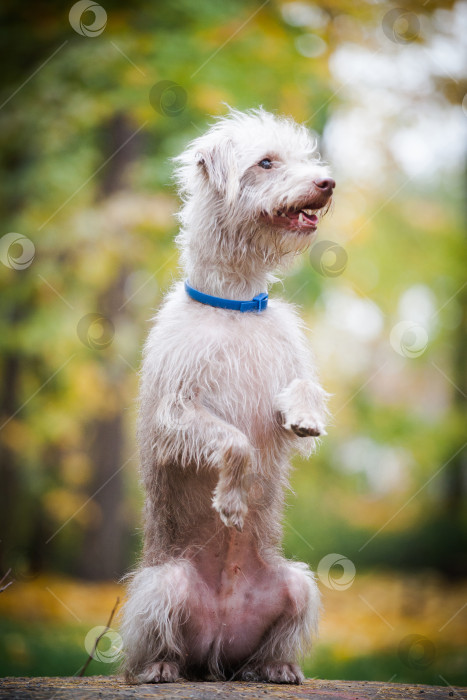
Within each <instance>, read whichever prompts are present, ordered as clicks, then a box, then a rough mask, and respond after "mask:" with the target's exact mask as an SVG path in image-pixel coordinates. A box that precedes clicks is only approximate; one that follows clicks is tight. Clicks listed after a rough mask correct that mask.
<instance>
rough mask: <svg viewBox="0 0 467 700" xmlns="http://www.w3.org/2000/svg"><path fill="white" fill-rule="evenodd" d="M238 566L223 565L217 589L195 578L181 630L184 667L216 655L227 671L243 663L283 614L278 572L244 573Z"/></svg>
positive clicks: (283, 591) (283, 592)
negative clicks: (186, 656)
mask: <svg viewBox="0 0 467 700" xmlns="http://www.w3.org/2000/svg"><path fill="white" fill-rule="evenodd" d="M242 563H243V568H241V567H240V565H239V564H236V563H235V562H234V563H229V564H228V565H227V566H226V567H225V568H224V569H223V570H222V572H221V574H220V582H218V585H217V586H215V587H213V586H212V585H209V584H208V585H206V580H205V579H204V576H201V577H200V580H199V581H198V582H197V584H196V587H195V588H194V589H192V595H191V596H190V598H191V604H190V614H189V618H188V620H187V622H186V627H185V630H186V638H185V639H186V642H187V645H186V646H187V649H188V652H189V663H192V664H194V665H200V666H204V665H206V664H207V663H208V660H209V659H210V658H211V659H212V658H213V657H214V656H216V655H218V658H219V660H220V661H221V663H223V664H225V665H227V666H228V665H229V664H238V663H239V662H242V661H244V660H246V659H247V658H248V657H249V656H250V655H252V654H253V653H254V652H255V651H256V650H257V649H258V647H259V646H260V643H261V639H262V638H263V636H264V634H265V633H266V631H267V630H268V629H269V628H270V627H271V625H272V624H273V623H274V622H275V621H277V619H278V618H279V617H280V616H281V614H282V613H283V611H284V609H285V607H286V601H287V587H286V583H285V579H284V576H283V573H282V571H281V569H280V568H273V567H270V566H262V567H261V568H259V569H256V570H249V568H248V567H245V565H244V562H242ZM202 578H203V579H204V580H201V579H202Z"/></svg>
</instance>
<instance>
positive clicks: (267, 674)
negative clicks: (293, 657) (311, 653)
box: [241, 661, 305, 685]
mask: <svg viewBox="0 0 467 700" xmlns="http://www.w3.org/2000/svg"><path fill="white" fill-rule="evenodd" d="M241 680H243V681H266V682H267V683H290V684H295V685H299V684H300V683H303V681H304V680H305V676H304V675H303V673H302V671H301V669H300V667H299V666H297V664H287V663H282V662H280V661H277V662H275V661H272V662H271V663H269V664H263V665H262V666H256V667H255V668H246V669H245V670H244V671H242V673H241Z"/></svg>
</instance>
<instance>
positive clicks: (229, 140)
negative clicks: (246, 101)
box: [176, 109, 335, 257]
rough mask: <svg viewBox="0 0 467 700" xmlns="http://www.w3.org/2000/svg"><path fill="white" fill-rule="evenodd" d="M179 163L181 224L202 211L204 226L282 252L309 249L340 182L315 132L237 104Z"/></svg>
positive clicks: (251, 243)
mask: <svg viewBox="0 0 467 700" xmlns="http://www.w3.org/2000/svg"><path fill="white" fill-rule="evenodd" d="M176 161H178V163H179V168H178V171H177V175H178V180H179V184H180V187H181V191H182V196H184V198H185V202H186V205H185V209H188V210H189V211H188V212H186V213H187V214H188V216H186V217H185V220H184V217H183V213H182V216H181V218H182V223H184V224H185V225H186V226H189V225H191V226H192V225H193V223H194V222H193V217H196V216H198V217H202V219H203V226H204V227H205V226H210V227H211V228H212V227H214V228H215V229H216V230H219V231H223V232H224V235H227V236H229V237H232V239H234V240H235V241H236V243H237V244H238V243H240V242H241V241H242V242H243V243H244V244H247V243H248V244H250V245H251V246H253V247H254V248H256V249H258V247H260V248H262V249H263V252H265V251H264V248H267V247H271V248H274V250H275V251H276V253H277V254H278V257H282V256H284V255H287V253H290V252H298V251H299V250H303V249H304V248H305V247H307V245H308V244H309V243H310V242H311V240H312V238H313V234H314V233H315V231H316V228H317V225H318V222H319V218H320V216H321V215H322V214H323V213H325V212H326V211H327V210H328V208H329V205H330V203H331V200H332V194H333V189H334V185H335V183H334V180H333V179H332V178H331V177H330V175H329V172H328V169H327V167H326V166H325V165H324V164H323V163H322V162H321V161H320V159H319V156H318V154H317V152H316V142H315V140H314V139H313V138H312V136H311V134H310V132H309V131H308V130H307V129H306V127H304V126H301V125H298V124H296V123H295V122H294V121H292V120H291V119H287V118H283V117H276V116H274V115H272V114H270V113H268V112H265V111H264V110H262V109H258V110H251V111H249V112H246V113H243V112H238V111H236V110H231V111H230V112H229V114H228V115H227V116H226V117H222V118H220V119H219V120H218V121H217V122H216V123H215V124H214V125H213V126H212V127H211V128H210V129H209V131H207V132H206V133H205V134H204V135H203V136H201V137H199V138H197V139H195V141H193V142H192V143H191V144H190V145H189V147H188V149H187V150H186V151H185V152H184V153H183V154H182V155H181V156H180V157H179V158H178V159H176ZM209 218H210V220H208V219H209Z"/></svg>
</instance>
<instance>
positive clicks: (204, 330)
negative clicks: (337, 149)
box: [122, 110, 334, 683]
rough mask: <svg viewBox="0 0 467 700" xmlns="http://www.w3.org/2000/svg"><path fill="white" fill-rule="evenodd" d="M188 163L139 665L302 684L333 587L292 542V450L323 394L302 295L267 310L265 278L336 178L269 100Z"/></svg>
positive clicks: (163, 378)
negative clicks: (287, 537)
mask: <svg viewBox="0 0 467 700" xmlns="http://www.w3.org/2000/svg"><path fill="white" fill-rule="evenodd" d="M176 160H177V162H178V170H177V175H178V181H179V184H180V190H181V194H182V197H183V208H182V210H181V213H180V222H181V225H182V227H181V232H180V234H179V236H178V243H179V245H180V248H181V251H182V262H183V267H184V272H185V277H186V279H187V280H188V282H189V286H187V287H185V285H184V282H183V281H181V282H179V283H177V284H176V285H175V287H174V288H173V290H172V291H171V292H170V294H168V296H167V298H166V300H165V302H164V304H163V306H162V308H161V310H160V311H159V313H158V314H157V316H156V320H155V324H154V327H153V328H152V330H151V332H150V334H149V338H148V341H147V344H146V347H145V352H144V364H143V369H142V377H141V409H140V417H139V441H140V447H141V470H142V478H143V482H144V485H145V489H146V507H145V538H144V552H143V558H142V563H141V565H140V567H139V569H138V570H137V571H136V573H134V575H133V576H132V580H131V583H130V586H129V594H128V601H127V603H126V605H125V608H124V612H123V624H122V634H123V640H124V647H125V654H126V658H125V672H126V677H127V679H128V680H131V681H135V682H140V683H145V682H146V683H147V682H163V681H173V680H175V679H176V678H177V677H178V676H180V675H182V676H184V677H186V678H195V679H244V680H265V681H272V682H277V683H300V682H301V681H302V680H303V674H302V672H301V670H300V668H299V666H298V665H297V661H298V659H299V657H300V656H301V655H303V653H304V652H305V651H306V650H307V649H308V647H309V644H310V641H311V638H312V635H313V633H314V632H315V630H316V627H317V622H318V613H319V593H318V589H317V586H316V583H315V581H314V577H313V574H312V573H311V572H310V570H309V569H308V567H307V566H306V565H305V564H300V563H296V562H290V561H286V560H285V559H284V558H283V557H282V555H281V551H280V540H281V515H282V508H283V495H284V490H285V488H286V486H287V479H288V473H289V468H290V467H289V462H288V459H289V456H290V454H291V452H292V451H294V450H297V449H299V450H300V451H301V452H302V453H307V454H309V453H311V452H312V450H313V447H314V443H315V438H316V436H318V435H320V434H321V433H323V430H324V420H325V416H326V409H325V396H326V395H325V392H324V391H323V390H322V389H321V387H320V386H319V384H318V381H317V378H316V374H315V370H314V368H313V365H312V361H311V357H310V351H309V349H308V347H307V343H306V340H305V336H304V334H303V332H302V329H301V326H300V321H299V319H298V317H297V315H296V312H295V310H294V309H293V308H292V307H291V306H290V305H289V304H287V303H285V302H284V301H279V300H276V299H274V300H271V301H270V302H269V304H268V305H267V308H265V307H266V304H267V302H266V301H265V297H266V295H265V294H264V292H265V291H266V290H267V287H268V284H269V283H270V282H271V281H272V280H274V277H273V272H274V270H275V269H276V268H277V267H278V266H283V265H284V264H285V263H287V262H288V261H290V260H291V259H292V258H293V256H295V255H296V254H297V253H300V252H302V251H303V250H305V249H306V248H307V246H308V245H309V244H310V242H311V240H312V238H313V234H314V232H315V230H316V226H317V223H318V219H319V215H320V213H322V212H323V211H324V210H326V209H327V207H328V205H329V203H330V200H331V196H332V191H333V187H334V181H333V180H332V179H331V178H330V177H329V175H328V172H327V170H326V169H325V167H324V166H323V165H322V164H321V163H320V162H319V159H318V157H317V155H316V152H315V143H314V141H313V140H312V138H311V137H310V134H309V133H308V131H307V130H306V129H305V127H303V126H298V125H297V124H295V123H294V122H293V121H291V120H288V119H284V118H277V117H275V116H273V115H271V114H268V113H267V112H264V111H263V110H254V111H251V112H248V113H246V114H244V113H240V112H237V111H231V112H230V113H229V114H228V115H227V116H226V117H224V118H221V119H219V120H218V121H217V122H216V123H215V125H214V126H213V127H212V128H211V129H209V131H208V132H207V133H206V134H205V135H204V136H202V137H200V138H197V139H196V140H195V141H193V142H192V143H191V144H190V145H189V146H188V148H187V150H186V151H185V152H184V153H183V154H182V155H181V156H180V157H179V158H178V159H176ZM200 293H201V296H200ZM202 295H210V296H209V297H207V296H202ZM257 295H259V297H258V299H257V300H256V301H255V302H253V303H251V304H250V305H248V304H246V305H244V306H242V307H240V308H237V307H238V303H239V302H248V301H251V300H252V299H253V298H254V297H256V296H257ZM193 297H195V298H193ZM226 299H227V300H233V306H234V308H222V304H223V302H224V301H225V300H226ZM236 305H237V306H236ZM250 306H252V307H255V306H256V307H258V308H257V310H256V311H255V310H247V309H248V308H249V307H250Z"/></svg>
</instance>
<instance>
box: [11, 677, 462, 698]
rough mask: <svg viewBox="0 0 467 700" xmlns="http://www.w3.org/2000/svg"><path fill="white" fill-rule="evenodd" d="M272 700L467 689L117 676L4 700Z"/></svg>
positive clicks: (54, 683) (39, 687) (19, 681)
mask: <svg viewBox="0 0 467 700" xmlns="http://www.w3.org/2000/svg"><path fill="white" fill-rule="evenodd" d="M268 696H269V697H271V698H292V699H293V698H313V700H321V699H322V700H333V699H334V700H383V699H384V700H412V698H418V699H419V700H421V699H423V700H434V699H438V698H446V700H448V699H449V698H463V699H465V700H467V689H462V688H454V687H450V686H445V687H435V686H421V685H403V684H399V683H374V682H371V683H370V682H365V681H364V682H359V681H322V680H307V681H305V683H304V684H303V685H300V686H296V685H295V686H290V685H272V684H266V683H188V682H186V681H178V682H177V683H173V684H169V685H141V686H128V685H126V684H124V683H123V682H122V681H121V679H119V678H118V677H116V676H90V677H88V678H3V679H1V680H0V698H2V699H3V698H8V700H15V699H16V698H18V700H28V699H29V698H30V699H31V700H75V699H76V700H78V698H79V700H81V699H83V700H88V699H89V700H90V699H91V698H99V699H100V700H110V698H119V699H125V700H138V698H151V697H154V698H155V697H160V698H174V699H175V698H177V700H185V699H187V700H188V699H190V700H191V699H193V700H204V698H208V699H210V698H213V699H214V698H216V700H229V699H230V698H234V699H235V698H237V699H238V700H240V699H242V700H260V699H261V700H264V698H265V697H268Z"/></svg>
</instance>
